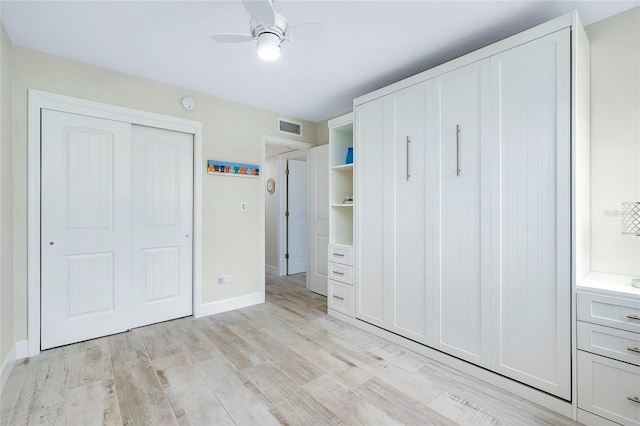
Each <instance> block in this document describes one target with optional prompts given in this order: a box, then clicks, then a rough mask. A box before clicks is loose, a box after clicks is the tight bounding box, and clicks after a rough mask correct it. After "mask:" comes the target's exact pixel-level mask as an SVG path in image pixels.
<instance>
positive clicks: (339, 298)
mask: <svg viewBox="0 0 640 426" xmlns="http://www.w3.org/2000/svg"><path fill="white" fill-rule="evenodd" d="M333 297H335V298H336V299H338V300H344V297H340V296H336V295H335V294H334V295H333Z"/></svg>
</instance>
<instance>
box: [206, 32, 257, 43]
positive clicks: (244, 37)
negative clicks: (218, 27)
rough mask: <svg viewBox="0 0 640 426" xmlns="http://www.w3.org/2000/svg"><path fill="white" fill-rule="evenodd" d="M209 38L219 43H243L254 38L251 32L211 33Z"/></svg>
mask: <svg viewBox="0 0 640 426" xmlns="http://www.w3.org/2000/svg"><path fill="white" fill-rule="evenodd" d="M209 38H210V39H211V40H213V41H216V42H218V43H242V42H245V41H251V40H253V36H252V35H250V34H233V33H228V34H211V35H210V36H209Z"/></svg>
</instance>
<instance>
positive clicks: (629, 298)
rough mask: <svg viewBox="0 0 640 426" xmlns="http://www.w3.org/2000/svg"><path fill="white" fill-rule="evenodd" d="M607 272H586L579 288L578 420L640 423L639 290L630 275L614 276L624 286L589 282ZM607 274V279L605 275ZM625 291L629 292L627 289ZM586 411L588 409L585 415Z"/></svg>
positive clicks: (586, 421) (585, 421) (601, 422)
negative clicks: (601, 287)
mask: <svg viewBox="0 0 640 426" xmlns="http://www.w3.org/2000/svg"><path fill="white" fill-rule="evenodd" d="M594 277H595V280H596V281H599V282H603V281H606V278H607V277H606V275H605V274H591V275H589V276H587V278H586V279H585V280H583V282H582V283H581V284H583V283H584V285H582V286H581V287H580V288H579V291H578V309H577V311H578V323H577V344H578V378H577V379H578V408H579V409H580V411H581V413H582V416H579V419H580V421H582V422H584V423H585V424H588V425H600V424H604V423H605V421H604V420H602V419H607V420H609V421H612V422H615V423H617V424H622V425H640V291H637V290H635V289H633V288H632V287H631V286H630V285H629V284H628V283H630V282H631V277H627V278H626V279H624V277H621V276H612V282H615V281H618V282H620V281H626V282H627V286H626V287H625V286H623V285H618V286H617V289H618V290H622V291H621V292H615V291H611V289H613V288H614V285H615V284H612V285H611V287H609V289H607V291H606V292H602V291H599V290H594V289H593V288H589V287H588V285H589V283H593V282H594ZM603 278H604V280H603ZM625 292H626V293H625ZM587 413H588V415H586V414H587Z"/></svg>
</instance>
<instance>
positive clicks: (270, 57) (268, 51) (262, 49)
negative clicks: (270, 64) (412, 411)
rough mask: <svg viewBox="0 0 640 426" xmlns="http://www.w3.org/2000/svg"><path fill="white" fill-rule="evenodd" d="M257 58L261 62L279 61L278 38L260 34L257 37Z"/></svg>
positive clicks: (271, 34) (274, 35)
mask: <svg viewBox="0 0 640 426" xmlns="http://www.w3.org/2000/svg"><path fill="white" fill-rule="evenodd" d="M258 57H259V58H260V59H262V60H263V61H277V60H278V59H280V37H279V36H278V35H276V34H273V33H262V34H260V35H259V36H258Z"/></svg>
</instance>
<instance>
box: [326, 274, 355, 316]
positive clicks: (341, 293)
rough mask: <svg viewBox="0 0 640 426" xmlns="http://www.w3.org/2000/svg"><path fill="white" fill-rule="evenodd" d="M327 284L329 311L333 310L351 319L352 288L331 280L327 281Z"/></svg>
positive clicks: (352, 311)
mask: <svg viewBox="0 0 640 426" xmlns="http://www.w3.org/2000/svg"><path fill="white" fill-rule="evenodd" d="M328 283H329V294H328V297H327V305H328V307H329V309H333V310H336V311H338V312H342V313H343V314H345V315H349V316H350V317H353V313H354V310H353V306H354V304H353V294H354V293H353V286H350V285H346V284H342V283H339V282H337V281H333V280H329V281H328Z"/></svg>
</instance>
